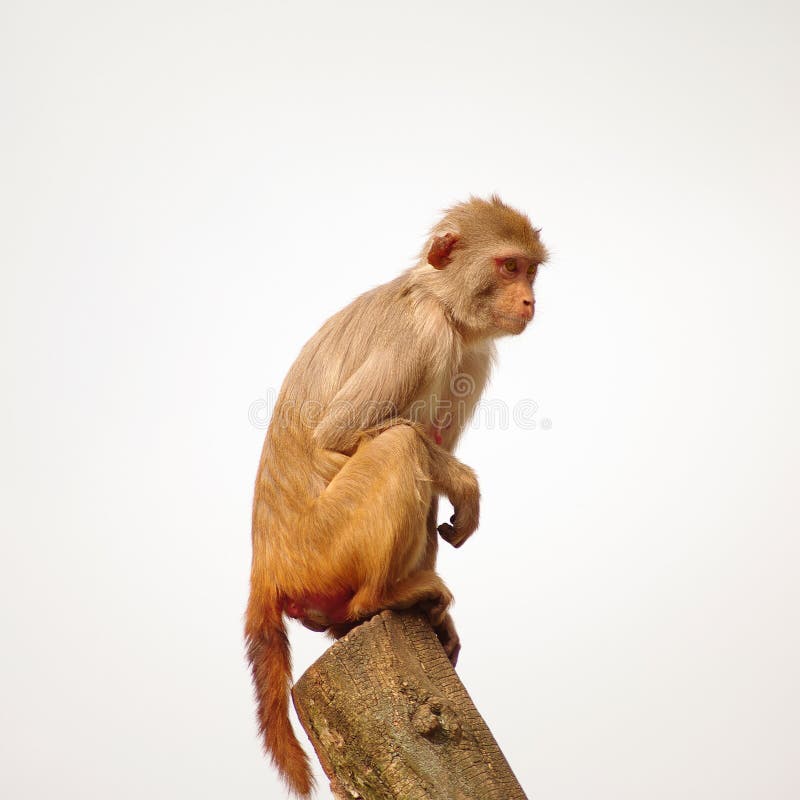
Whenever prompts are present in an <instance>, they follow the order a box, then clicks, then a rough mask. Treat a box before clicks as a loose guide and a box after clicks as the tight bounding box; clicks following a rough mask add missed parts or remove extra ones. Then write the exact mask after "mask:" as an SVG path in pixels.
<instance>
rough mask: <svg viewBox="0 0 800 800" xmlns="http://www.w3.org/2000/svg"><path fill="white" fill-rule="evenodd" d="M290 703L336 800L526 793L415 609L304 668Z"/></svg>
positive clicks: (380, 620) (374, 622)
mask: <svg viewBox="0 0 800 800" xmlns="http://www.w3.org/2000/svg"><path fill="white" fill-rule="evenodd" d="M292 699H293V700H294V705H295V708H296V709H297V714H298V716H299V718H300V722H301V724H302V725H303V727H304V728H305V730H306V733H307V734H308V736H309V738H310V739H311V743H312V744H313V746H314V749H315V750H316V752H317V756H318V757H319V760H320V763H321V764H322V767H323V769H324V770H325V773H326V774H327V776H328V777H329V778H330V779H331V790H332V791H333V792H334V794H335V796H336V797H337V798H342V800H345V799H346V800H357V799H358V800H495V799H496V800H525V798H526V796H525V793H524V792H523V791H522V788H521V787H520V785H519V783H518V782H517V779H516V778H515V777H514V774H513V773H512V772H511V768H510V767H509V766H508V762H507V761H506V759H505V757H504V756H503V754H502V752H500V748H499V747H498V746H497V742H495V740H494V737H493V736H492V734H491V732H490V731H489V729H488V728H487V727H486V723H485V722H484V721H483V719H482V718H481V716H480V714H478V711H477V710H476V708H475V706H474V705H473V704H472V700H471V699H470V697H469V695H468V694H467V692H466V690H465V689H464V686H463V684H462V683H461V681H460V680H459V679H458V676H457V675H456V673H455V671H454V670H453V668H452V667H451V666H450V662H449V661H448V660H447V656H445V654H444V650H443V649H442V646H441V645H440V644H439V640H438V639H437V638H436V635H435V634H434V632H433V630H432V629H431V627H430V626H429V625H428V622H427V621H426V620H425V618H424V617H423V616H421V615H420V614H418V613H416V612H403V613H397V612H393V611H384V612H382V613H381V614H378V615H377V616H375V617H373V618H372V619H370V620H368V621H367V622H365V623H363V624H362V625H359V626H358V627H357V628H355V629H354V630H352V631H351V632H350V633H349V634H347V636H345V637H344V638H342V639H340V640H339V641H338V642H336V643H334V644H333V645H332V646H331V647H330V648H329V649H328V650H327V652H325V653H324V654H323V655H322V657H321V658H319V659H318V660H317V661H316V662H315V663H314V664H313V665H312V666H311V667H309V669H308V670H307V671H306V672H305V673H304V674H303V676H302V677H301V678H300V680H299V681H297V684H296V685H295V687H294V689H293V690H292Z"/></svg>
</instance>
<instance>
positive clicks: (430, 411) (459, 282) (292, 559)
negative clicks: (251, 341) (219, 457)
mask: <svg viewBox="0 0 800 800" xmlns="http://www.w3.org/2000/svg"><path fill="white" fill-rule="evenodd" d="M546 258H547V251H546V249H545V247H544V246H543V245H542V243H541V242H540V240H539V231H538V230H537V229H535V228H533V227H532V226H531V223H530V221H529V220H528V218H527V217H526V216H524V215H523V214H521V213H519V212H518V211H515V210H514V209H512V208H509V207H508V206H506V205H504V204H503V203H502V201H501V200H500V199H499V198H498V197H496V196H494V197H492V198H491V199H490V200H488V201H486V200H480V199H475V198H473V199H470V200H469V201H468V202H466V203H461V204H459V205H456V206H454V207H453V208H451V209H450V210H449V211H447V212H446V213H445V215H444V217H443V218H442V220H441V221H440V222H439V223H438V224H437V225H436V226H435V227H434V228H433V230H432V231H431V234H430V236H429V238H428V240H427V242H426V244H425V246H424V248H423V251H422V253H421V256H420V259H419V262H418V263H417V264H416V266H414V267H412V268H411V269H409V270H408V271H407V272H405V273H404V274H402V275H401V276H400V277H398V278H396V279H395V280H393V281H390V282H389V283H387V284H384V285H383V286H379V287H377V288H376V289H373V290H372V291H369V292H367V293H366V294H363V295H361V296H360V297H359V298H358V299H356V300H355V301H354V302H353V303H351V304H350V305H349V306H347V308H345V309H344V310H342V311H340V312H339V313H338V314H336V315H334V316H333V317H331V319H329V320H328V321H327V322H326V323H325V324H324V325H323V326H322V328H321V329H320V331H319V332H318V333H317V334H316V335H315V336H314V337H313V338H312V339H311V340H310V341H309V342H308V344H306V346H305V347H304V348H303V350H302V352H301V353H300V356H299V357H298V359H297V361H296V362H295V363H294V365H293V366H292V368H291V369H290V370H289V374H288V375H287V377H286V380H285V382H284V384H283V387H282V389H281V393H280V395H279V397H278V400H277V404H276V407H275V410H274V414H273V417H272V421H271V423H270V426H269V429H268V431H267V435H266V441H265V442H264V449H263V452H262V454H261V463H260V465H259V470H258V476H257V478H256V486H255V499H254V503H253V562H252V575H251V584H250V586H251V593H250V601H249V603H248V606H247V621H246V626H245V637H246V641H247V647H248V659H249V661H250V665H251V668H252V674H253V682H254V685H255V690H256V696H257V701H258V719H259V725H260V729H261V733H262V734H263V736H264V745H265V749H266V751H267V752H268V753H270V754H271V756H272V760H273V762H274V763H275V765H276V766H277V768H278V770H279V771H280V772H281V774H282V776H283V778H284V779H285V780H286V782H287V783H288V785H289V787H290V788H291V789H292V790H293V791H294V792H296V793H297V794H298V795H301V796H306V795H308V794H309V793H310V791H311V788H312V776H311V770H310V767H309V762H308V757H307V756H306V754H305V753H304V752H303V750H302V748H301V747H300V744H299V742H298V741H297V738H296V737H295V735H294V732H293V730H292V727H291V724H290V722H289V717H288V702H289V687H290V684H291V671H290V654H289V640H288V638H287V634H286V628H285V625H284V615H286V616H288V617H292V618H295V619H298V620H300V621H301V622H302V623H303V624H304V625H306V626H307V627H309V628H311V629H313V630H318V631H322V630H328V631H329V632H330V633H331V634H332V635H333V636H341V635H343V634H344V633H346V632H347V631H348V630H350V629H351V628H352V627H354V626H355V625H356V624H358V623H359V622H360V621H363V620H365V619H367V618H368V617H370V616H372V615H373V614H375V613H376V612H378V611H380V610H382V609H386V608H394V609H403V608H409V607H411V606H419V607H420V608H422V609H423V610H424V611H425V612H426V613H427V615H428V617H429V619H430V621H431V624H432V626H433V627H434V629H435V630H436V632H437V635H438V636H439V639H440V640H441V642H442V645H443V646H444V648H445V651H446V652H447V654H448V656H449V658H450V659H451V661H452V662H453V664H455V661H456V657H457V655H458V651H459V648H460V645H459V640H458V635H457V634H456V631H455V628H454V626H453V623H452V620H451V619H450V616H449V614H448V613H447V611H448V607H449V605H450V603H451V601H452V596H451V594H450V592H449V591H448V589H447V586H445V584H444V582H443V581H442V579H441V578H440V577H439V575H437V573H436V571H435V569H434V567H435V562H436V551H437V546H438V536H441V537H442V538H443V539H444V540H445V541H447V542H449V543H450V544H451V545H453V546H454V547H459V546H461V545H462V544H463V543H464V541H465V540H466V539H467V538H468V537H469V536H470V535H471V534H472V533H473V532H474V531H475V529H476V528H477V527H478V500H479V489H478V481H477V479H476V477H475V473H474V472H473V471H472V470H471V469H470V468H469V467H467V466H465V465H464V464H462V463H461V462H460V461H458V460H457V459H456V458H455V457H454V456H453V455H452V451H453V449H454V448H455V445H456V442H457V441H458V438H459V435H460V434H461V430H462V429H463V427H464V425H465V424H466V422H467V421H468V420H469V417H470V415H471V414H472V412H473V410H474V408H475V404H476V403H477V401H478V399H479V397H480V395H481V393H482V391H483V389H484V386H485V385H486V381H487V378H488V374H489V368H490V366H491V363H492V360H493V357H494V353H495V351H494V344H493V340H494V339H495V338H497V337H499V336H504V335H508V334H519V333H521V332H522V331H523V330H525V328H526V327H527V325H528V323H529V322H530V321H531V319H532V318H533V311H534V296H533V281H534V278H535V277H536V270H537V267H538V266H539V264H541V263H542V262H543V261H545V259H546ZM442 409H444V413H443V412H442ZM438 495H444V496H445V497H447V498H448V499H449V500H450V502H451V503H452V504H453V508H454V510H455V514H454V515H453V516H452V517H451V520H450V523H444V524H442V525H438V526H437V496H438Z"/></svg>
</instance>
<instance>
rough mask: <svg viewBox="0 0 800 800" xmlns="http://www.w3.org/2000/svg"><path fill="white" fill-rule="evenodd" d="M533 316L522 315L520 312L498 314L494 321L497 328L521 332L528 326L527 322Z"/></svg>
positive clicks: (510, 331)
mask: <svg viewBox="0 0 800 800" xmlns="http://www.w3.org/2000/svg"><path fill="white" fill-rule="evenodd" d="M531 319H533V317H532V316H531V317H527V316H522V315H521V314H498V315H497V317H496V320H495V323H496V325H497V327H498V328H500V329H502V330H504V331H508V332H509V333H522V331H524V330H525V328H527V327H528V323H529V322H530V321H531Z"/></svg>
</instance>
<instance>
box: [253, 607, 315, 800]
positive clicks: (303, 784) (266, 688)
mask: <svg viewBox="0 0 800 800" xmlns="http://www.w3.org/2000/svg"><path fill="white" fill-rule="evenodd" d="M255 594H256V593H255V592H253V595H255ZM253 595H251V597H250V603H249V604H248V607H247V623H246V626H245V640H246V642H247V659H248V661H249V662H250V669H251V672H252V675H253V686H254V687H255V694H256V701H257V703H258V726H259V729H260V731H261V735H262V736H263V739H264V750H265V751H266V752H267V753H268V754H269V756H270V757H271V759H272V763H273V764H274V765H275V766H276V767H277V769H278V771H279V772H280V774H281V777H282V778H283V779H284V780H285V781H286V783H287V785H288V786H289V788H290V789H291V790H292V791H293V792H295V793H296V794H298V795H299V796H300V797H308V796H309V795H310V794H311V790H312V789H313V788H314V778H313V776H312V774H311V766H310V764H309V760H308V756H307V755H306V754H305V752H304V751H303V748H302V747H301V746H300V742H298V741H297V737H296V736H295V734H294V731H293V730H292V724H291V722H290V721H289V688H290V686H291V682H292V663H291V655H290V651H289V638H288V636H287V634H286V626H285V625H284V622H283V611H282V609H281V607H280V606H279V604H278V600H277V597H276V598H269V599H266V598H264V599H262V600H259V599H258V598H256V597H254V596H253Z"/></svg>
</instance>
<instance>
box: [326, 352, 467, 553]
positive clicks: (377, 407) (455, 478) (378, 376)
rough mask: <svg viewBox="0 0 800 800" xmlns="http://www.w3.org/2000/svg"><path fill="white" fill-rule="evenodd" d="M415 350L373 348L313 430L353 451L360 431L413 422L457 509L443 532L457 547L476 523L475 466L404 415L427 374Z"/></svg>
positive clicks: (372, 432)
mask: <svg viewBox="0 0 800 800" xmlns="http://www.w3.org/2000/svg"><path fill="white" fill-rule="evenodd" d="M412 350H413V352H406V353H402V352H400V351H399V350H398V351H396V352H390V351H387V350H380V351H376V352H374V353H372V354H371V355H370V356H369V357H368V358H367V359H366V360H365V361H364V363H363V364H362V366H361V367H360V368H359V369H358V370H356V372H355V373H354V374H353V375H352V376H351V377H350V378H349V379H348V380H347V381H346V382H345V383H344V385H343V386H342V388H341V389H340V390H339V392H338V393H337V394H336V396H335V397H334V399H333V400H332V401H331V403H330V405H329V406H328V408H327V410H326V412H325V414H324V415H323V417H322V419H321V420H320V422H319V424H318V425H317V427H316V429H315V431H314V434H313V436H314V441H315V443H316V444H317V445H318V446H319V447H321V448H323V449H326V450H334V451H338V452H340V453H344V454H346V455H352V453H353V452H354V451H355V449H356V447H357V446H358V442H359V440H360V439H361V437H362V436H370V437H372V436H377V435H378V434H380V433H381V432H382V431H383V430H386V429H387V428H389V427H392V426H393V425H408V426H410V427H412V428H414V429H415V430H416V431H417V433H418V434H419V436H420V438H421V440H422V441H423V442H424V444H425V446H426V448H427V450H428V455H429V458H430V469H431V479H432V480H433V482H434V485H435V487H436V489H437V491H440V492H442V493H443V494H444V495H446V496H447V498H448V499H449V500H450V502H451V503H452V504H453V506H454V508H455V512H456V513H455V514H454V516H453V518H452V519H451V522H452V524H450V525H448V524H443V525H442V526H440V528H439V532H440V533H441V535H442V538H444V539H445V540H446V541H447V542H449V543H450V544H452V545H453V546H454V547H459V546H460V545H461V544H463V543H464V542H465V541H466V539H467V538H468V537H469V536H471V535H472V533H474V531H475V530H476V529H477V527H478V517H479V503H480V489H479V487H478V479H477V477H476V475H475V473H474V471H473V470H472V469H470V468H469V467H468V466H466V465H465V464H462V463H461V462H460V461H459V460H458V459H457V458H455V457H454V456H453V455H452V454H450V453H449V452H448V451H447V450H445V449H444V448H443V447H441V446H440V445H438V444H437V443H436V442H435V441H434V440H433V438H432V437H431V436H430V435H428V431H426V430H425V428H424V426H423V425H422V424H421V423H419V422H418V421H416V420H413V419H409V418H407V417H404V416H401V414H402V413H403V412H404V411H406V412H407V409H408V408H409V406H411V404H412V402H413V401H414V400H416V399H417V398H419V397H420V393H421V391H422V389H423V387H424V386H425V383H426V381H427V378H428V375H427V373H426V367H425V365H426V364H427V363H429V360H428V359H426V358H425V357H424V355H423V353H424V350H423V349H422V348H421V347H420V346H419V345H418V346H417V347H416V348H413V349H412ZM412 356H413V357H412Z"/></svg>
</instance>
